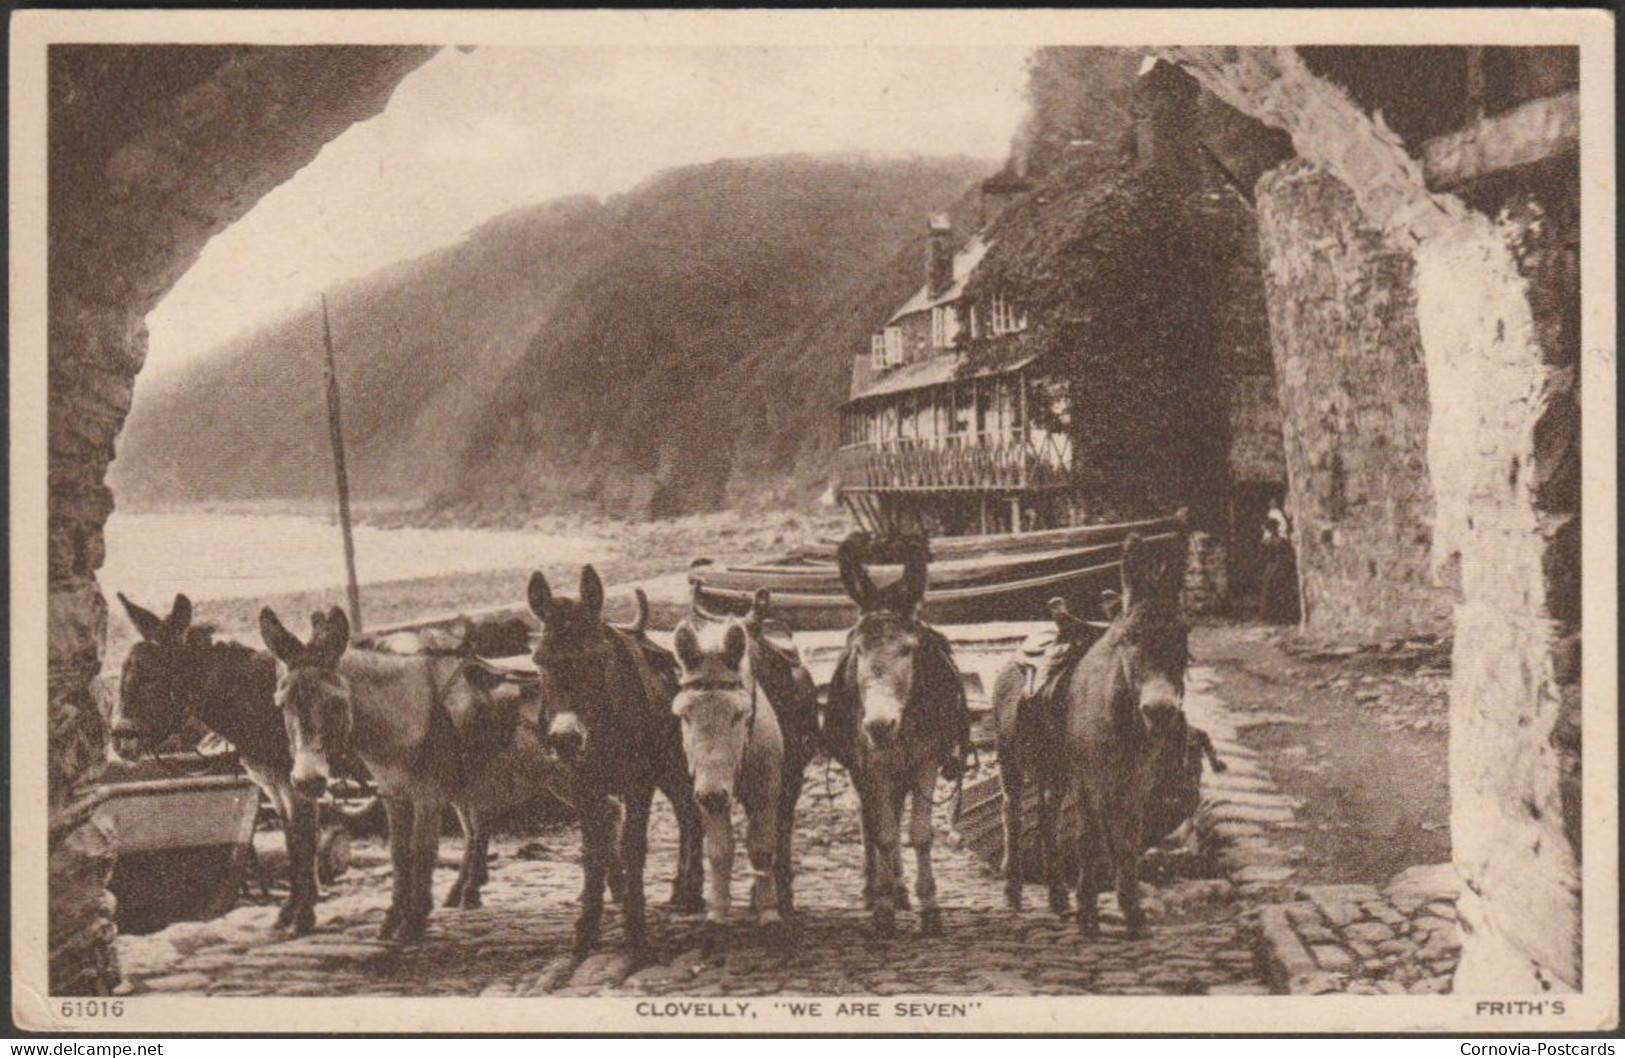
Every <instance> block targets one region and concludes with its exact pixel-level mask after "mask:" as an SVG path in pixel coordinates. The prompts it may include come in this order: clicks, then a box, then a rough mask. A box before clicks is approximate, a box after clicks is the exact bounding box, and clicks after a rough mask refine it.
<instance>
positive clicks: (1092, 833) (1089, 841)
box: [1077, 784, 1102, 937]
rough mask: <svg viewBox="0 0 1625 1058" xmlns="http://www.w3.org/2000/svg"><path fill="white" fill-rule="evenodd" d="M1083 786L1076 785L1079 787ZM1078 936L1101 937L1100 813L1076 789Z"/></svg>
mask: <svg viewBox="0 0 1625 1058" xmlns="http://www.w3.org/2000/svg"><path fill="white" fill-rule="evenodd" d="M1081 785H1082V784H1079V786H1080V787H1081ZM1077 798H1078V845H1077V861H1078V932H1080V933H1082V934H1084V935H1085V936H1089V937H1093V936H1098V935H1099V933H1100V907H1099V904H1100V890H1101V888H1102V884H1101V883H1102V879H1101V877H1100V875H1101V867H1102V849H1101V847H1100V846H1101V835H1100V820H1099V818H1098V816H1099V813H1098V812H1097V811H1096V808H1095V806H1094V804H1093V803H1091V799H1090V797H1089V791H1088V790H1085V789H1081V788H1080V789H1078V791H1077Z"/></svg>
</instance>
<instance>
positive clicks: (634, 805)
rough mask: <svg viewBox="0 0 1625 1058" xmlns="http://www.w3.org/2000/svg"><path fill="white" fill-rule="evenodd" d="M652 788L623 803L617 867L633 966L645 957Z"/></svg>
mask: <svg viewBox="0 0 1625 1058" xmlns="http://www.w3.org/2000/svg"><path fill="white" fill-rule="evenodd" d="M654 796H655V791H654V787H653V786H652V785H651V786H645V787H643V788H642V789H640V790H634V791H633V792H632V793H631V794H630V795H629V796H628V797H627V799H626V818H625V819H624V820H623V821H622V823H621V865H622V867H623V868H624V869H625V871H626V883H625V884H626V895H625V896H624V898H623V903H622V905H621V910H622V921H623V922H625V923H626V943H627V947H628V948H630V949H631V953H632V962H633V963H634V965H642V964H643V962H644V959H645V958H646V956H647V955H648V944H649V942H648V935H649V931H648V919H647V912H646V911H645V909H644V903H643V866H644V863H645V861H646V860H647V859H648V857H649V809H650V807H651V806H652V805H653V803H654Z"/></svg>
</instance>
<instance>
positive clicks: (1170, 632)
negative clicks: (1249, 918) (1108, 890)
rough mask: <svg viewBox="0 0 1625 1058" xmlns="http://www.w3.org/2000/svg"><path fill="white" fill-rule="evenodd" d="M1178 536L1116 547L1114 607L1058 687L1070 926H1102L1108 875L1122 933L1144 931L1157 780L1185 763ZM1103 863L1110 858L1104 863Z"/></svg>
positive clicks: (1090, 930)
mask: <svg viewBox="0 0 1625 1058" xmlns="http://www.w3.org/2000/svg"><path fill="white" fill-rule="evenodd" d="M1183 545H1184V538H1183V536H1178V537H1175V538H1174V540H1173V541H1171V542H1168V543H1165V544H1164V545H1163V546H1162V547H1160V548H1159V547H1156V546H1153V545H1152V544H1149V543H1146V542H1143V541H1141V540H1140V538H1139V537H1138V536H1137V535H1135V534H1132V533H1131V534H1130V535H1129V537H1128V538H1127V539H1126V540H1125V541H1124V543H1123V563H1122V576H1123V596H1122V607H1123V609H1122V613H1120V614H1119V615H1118V616H1117V618H1116V619H1115V620H1113V621H1112V623H1111V627H1109V628H1108V629H1107V630H1106V633H1105V635H1103V636H1102V637H1101V638H1100V640H1099V641H1098V642H1097V643H1095V645H1094V646H1092V647H1091V648H1089V652H1088V653H1087V654H1085V655H1084V657H1083V660H1081V661H1080V662H1078V666H1077V668H1076V669H1074V670H1073V671H1072V673H1071V675H1070V676H1069V677H1068V678H1067V680H1066V683H1065V687H1064V689H1063V690H1062V692H1061V700H1062V702H1063V703H1064V704H1063V715H1064V717H1065V733H1066V734H1065V737H1066V755H1067V764H1068V766H1069V767H1070V769H1071V772H1072V784H1071V787H1072V792H1073V794H1074V795H1075V796H1076V798H1077V806H1078V817H1079V818H1078V850H1077V863H1078V928H1079V929H1080V930H1082V931H1083V932H1085V933H1087V934H1090V935H1093V934H1096V933H1098V932H1099V930H1100V921H1099V912H1098V908H1097V906H1096V905H1097V900H1096V897H1097V895H1098V894H1099V893H1100V892H1101V891H1102V890H1103V889H1104V888H1105V883H1106V880H1107V878H1108V876H1110V877H1112V878H1114V879H1115V886H1116V889H1117V902H1118V907H1119V909H1120V910H1121V911H1122V913H1123V923H1124V926H1125V928H1126V929H1127V931H1128V933H1129V935H1130V936H1140V935H1142V934H1143V933H1144V932H1145V914H1144V912H1143V911H1142V910H1141V909H1140V857H1141V854H1142V853H1143V851H1144V849H1145V838H1146V836H1147V835H1146V830H1147V824H1148V822H1150V821H1151V820H1150V818H1149V817H1151V816H1153V815H1155V814H1156V811H1157V808H1158V807H1159V803H1158V798H1159V794H1160V792H1161V784H1162V783H1164V782H1165V781H1166V779H1167V777H1168V776H1169V775H1171V774H1177V773H1179V772H1180V771H1182V770H1183V769H1184V767H1185V753H1186V744H1187V737H1186V736H1187V733H1188V731H1189V730H1190V729H1189V727H1188V725H1187V724H1186V723H1185V714H1184V696H1185V666H1186V664H1187V662H1188V661H1189V658H1190V650H1189V630H1188V629H1187V627H1186V625H1185V622H1184V620H1183V619H1182V618H1181V616H1180V611H1179V589H1180V584H1181V582H1182V580H1183V573H1184V546H1183ZM1108 861H1109V862H1108Z"/></svg>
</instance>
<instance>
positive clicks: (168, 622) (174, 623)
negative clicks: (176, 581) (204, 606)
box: [164, 595, 192, 639]
mask: <svg viewBox="0 0 1625 1058" xmlns="http://www.w3.org/2000/svg"><path fill="white" fill-rule="evenodd" d="M191 624H192V600H191V599H188V598H187V597H186V596H185V595H176V596H175V603H174V605H172V606H171V607H170V608H169V616H168V617H167V618H165V619H164V631H165V632H167V633H169V635H170V636H171V637H172V638H175V639H179V638H180V637H181V635H182V634H183V633H184V632H185V631H186V629H187V628H189V627H190V626H191Z"/></svg>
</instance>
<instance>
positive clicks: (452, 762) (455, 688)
mask: <svg viewBox="0 0 1625 1058" xmlns="http://www.w3.org/2000/svg"><path fill="white" fill-rule="evenodd" d="M311 628H312V633H311V638H310V640H309V642H304V643H302V642H300V641H299V639H297V638H296V637H295V636H294V635H293V634H292V633H291V632H289V631H288V630H287V629H286V628H285V627H283V625H282V622H281V620H279V619H278V618H277V615H276V613H275V612H274V611H272V610H271V608H270V607H266V608H265V609H263V610H261V611H260V633H261V635H262V636H264V638H265V645H266V646H267V647H269V648H270V651H271V653H272V654H273V655H274V656H275V657H276V659H277V661H278V662H280V663H281V664H280V679H279V680H278V682H277V685H276V704H277V706H278V707H280V709H281V711H282V715H283V721H284V723H285V725H286V727H287V732H288V738H289V742H290V743H291V748H292V751H293V753H292V755H293V767H292V771H291V778H292V782H293V786H294V789H295V790H297V791H298V792H299V793H301V794H302V795H304V796H305V797H307V798H316V797H319V796H321V794H322V792H323V790H324V789H325V788H326V786H327V784H328V782H329V781H331V778H332V775H333V769H334V765H335V762H336V761H337V760H339V759H340V758H342V757H343V756H345V755H346V754H348V753H354V755H355V756H356V757H358V758H360V760H361V762H362V763H363V764H365V765H366V766H367V770H368V771H369V772H371V774H372V777H373V780H374V782H375V783H376V784H377V786H378V790H379V793H380V795H381V796H382V797H383V799H384V807H385V809H386V811H387V812H388V816H389V850H390V860H391V862H392V864H393V866H394V879H393V892H392V895H391V900H390V906H389V910H388V911H387V912H386V913H385V916H384V923H383V927H382V929H381V930H380V934H381V936H382V937H383V938H384V939H386V940H400V941H413V940H417V939H419V938H421V937H422V936H423V933H424V931H425V929H426V928H427V925H428V919H429V913H430V910H431V907H432V905H433V899H432V894H431V881H432V879H433V874H434V867H435V861H436V859H437V858H438V853H439V845H440V821H441V818H442V816H443V813H444V810H445V806H446V805H447V804H450V805H452V807H454V808H455V809H456V810H457V814H458V816H459V818H460V820H461V821H462V823H463V828H464V832H465V836H466V837H467V843H466V845H465V848H464V858H463V868H462V870H461V871H460V872H459V876H458V885H457V886H455V887H454V889H453V893H452V896H453V902H455V903H456V904H457V905H459V906H462V907H464V908H472V907H478V906H479V887H480V885H481V884H482V883H483V882H484V880H485V864H484V863H483V859H484V857H485V853H486V850H487V847H488V841H489V835H488V832H487V829H486V826H487V822H488V821H489V819H491V818H493V817H494V816H496V815H498V814H500V813H501V812H503V811H506V810H508V809H510V808H513V807H516V806H517V805H519V804H522V803H523V802H524V801H526V800H528V799H530V798H531V797H533V796H535V795H536V793H537V792H538V791H539V790H540V789H541V788H542V783H543V782H544V780H545V775H546V768H547V767H548V752H547V746H546V744H545V741H544V739H543V738H542V736H541V732H540V729H539V728H538V727H537V726H535V725H532V724H527V723H524V722H523V720H522V718H521V717H520V715H519V713H520V703H519V702H518V701H517V700H515V699H513V698H511V697H510V698H509V699H508V700H507V701H504V702H498V701H496V700H495V699H494V698H493V695H492V692H493V690H494V689H495V688H496V687H497V686H498V685H499V684H501V683H502V682H504V681H505V680H506V677H505V676H504V675H503V674H501V673H498V672H495V671H493V670H490V669H488V668H486V667H485V666H484V665H483V664H481V663H480V662H479V661H478V659H476V658H473V657H471V656H469V655H466V654H451V655H444V654H428V655H414V656H401V655H393V654H384V653H379V652H377V651H371V650H349V649H348V648H349V645H350V623H349V621H348V620H347V619H346V618H345V616H344V612H343V611H342V610H340V609H338V608H337V607H334V608H332V609H330V610H329V611H328V612H327V613H325V614H323V613H320V612H318V613H314V614H312V615H311ZM476 860H478V861H481V862H475V861H476Z"/></svg>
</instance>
